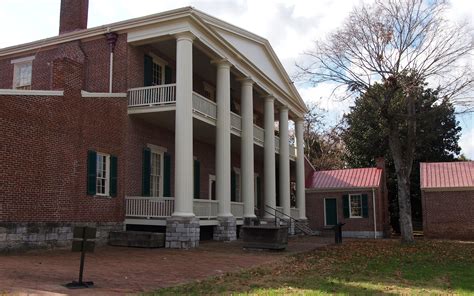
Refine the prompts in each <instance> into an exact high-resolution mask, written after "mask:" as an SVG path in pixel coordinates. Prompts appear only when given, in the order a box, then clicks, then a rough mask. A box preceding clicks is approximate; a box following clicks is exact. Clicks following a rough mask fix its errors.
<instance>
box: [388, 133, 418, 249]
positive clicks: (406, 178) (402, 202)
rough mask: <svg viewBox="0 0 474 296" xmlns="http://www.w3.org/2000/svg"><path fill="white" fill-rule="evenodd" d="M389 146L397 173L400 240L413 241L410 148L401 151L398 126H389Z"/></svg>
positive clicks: (411, 159)
mask: <svg viewBox="0 0 474 296" xmlns="http://www.w3.org/2000/svg"><path fill="white" fill-rule="evenodd" d="M389 146H390V150H391V152H392V157H393V162H394V164H395V171H396V173H397V187H398V207H399V216H400V232H401V235H402V242H404V243H413V242H414V241H415V239H414V237H413V224H412V221H411V200H410V174H411V167H412V163H413V158H412V155H407V154H410V153H412V154H413V153H414V152H413V151H411V149H408V150H409V151H403V149H402V145H401V143H400V138H399V132H398V128H391V131H390V134H389Z"/></svg>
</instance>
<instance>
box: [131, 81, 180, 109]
mask: <svg viewBox="0 0 474 296" xmlns="http://www.w3.org/2000/svg"><path fill="white" fill-rule="evenodd" d="M175 102H176V84H164V85H155V86H147V87H137V88H131V89H129V90H128V106H129V107H140V106H154V105H166V104H171V103H175Z"/></svg>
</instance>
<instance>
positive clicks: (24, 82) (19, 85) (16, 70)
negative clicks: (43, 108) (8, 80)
mask: <svg viewBox="0 0 474 296" xmlns="http://www.w3.org/2000/svg"><path fill="white" fill-rule="evenodd" d="M34 58H35V57H34V56H31V57H26V58H21V59H16V60H12V61H11V63H12V64H13V88H14V89H31V74H32V70H33V60H34Z"/></svg>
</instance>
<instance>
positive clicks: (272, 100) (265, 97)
mask: <svg viewBox="0 0 474 296" xmlns="http://www.w3.org/2000/svg"><path fill="white" fill-rule="evenodd" d="M263 99H264V100H265V102H274V101H275V97H274V96H273V95H266V96H264V97H263Z"/></svg>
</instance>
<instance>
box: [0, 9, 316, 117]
mask: <svg viewBox="0 0 474 296" xmlns="http://www.w3.org/2000/svg"><path fill="white" fill-rule="evenodd" d="M186 17H187V18H190V19H192V20H194V21H197V22H199V23H200V24H201V25H204V27H205V29H206V30H209V31H212V32H214V33H215V34H216V35H217V36H219V39H220V41H221V42H222V44H224V45H225V46H227V48H229V49H230V50H231V51H233V52H234V53H236V55H237V57H238V58H239V60H240V61H241V62H243V63H245V64H246V65H247V66H249V67H254V68H257V69H258V75H261V76H262V77H264V78H265V79H266V81H267V83H270V84H272V83H274V84H275V85H276V89H277V90H278V92H280V93H281V94H284V95H283V96H284V97H286V98H290V102H291V103H292V104H293V106H294V107H296V109H297V110H298V113H299V114H300V115H301V114H304V113H305V112H307V107H306V105H305V103H304V102H303V99H302V98H301V96H300V94H299V93H298V91H297V89H296V88H295V86H294V85H293V82H292V80H291V79H290V77H289V76H288V73H287V72H286V71H285V69H284V68H283V65H282V64H281V62H280V60H279V59H278V57H277V56H276V54H275V52H274V50H273V48H272V47H271V45H270V43H269V42H268V40H266V39H265V38H262V37H260V36H258V35H255V34H253V33H251V32H248V31H246V30H244V29H241V28H239V27H236V26H234V25H231V24H229V23H227V22H224V21H222V20H220V19H217V18H215V17H212V16H210V15H208V14H206V13H204V12H202V11H199V10H197V9H195V8H193V7H183V8H178V9H174V10H169V11H165V12H161V13H157V14H152V15H147V16H143V17H138V18H132V19H128V20H125V21H120V22H115V23H111V24H106V25H102V26H98V27H94V28H88V29H84V30H77V31H73V32H68V33H65V34H61V35H58V36H54V37H50V38H46V39H43V40H37V41H33V42H30V43H25V44H20V45H16V46H11V47H7V48H0V57H3V56H9V55H12V54H19V53H22V52H27V51H32V50H39V49H41V48H43V47H46V46H51V45H55V44H61V43H65V42H69V41H73V40H79V39H84V38H90V37H93V36H97V35H103V34H105V33H108V32H129V31H130V30H136V28H140V27H146V26H150V25H154V24H158V23H164V22H167V21H173V20H177V19H179V18H186ZM226 32H228V33H231V35H233V36H234V37H232V36H231V35H230V34H227V33H226ZM236 36H238V37H239V38H243V39H245V40H247V41H248V42H247V44H254V46H257V47H259V48H260V49H261V50H262V52H263V55H262V56H259V55H258V53H256V52H245V53H244V55H245V56H242V55H240V54H239V53H240V52H242V49H243V48H242V46H239V44H242V40H243V39H242V40H241V41H238V40H237V39H238V38H237V37H236ZM268 65H271V66H272V67H273V66H274V67H275V68H276V69H277V71H276V72H273V73H272V71H269V68H268ZM272 74H273V75H272Z"/></svg>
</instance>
